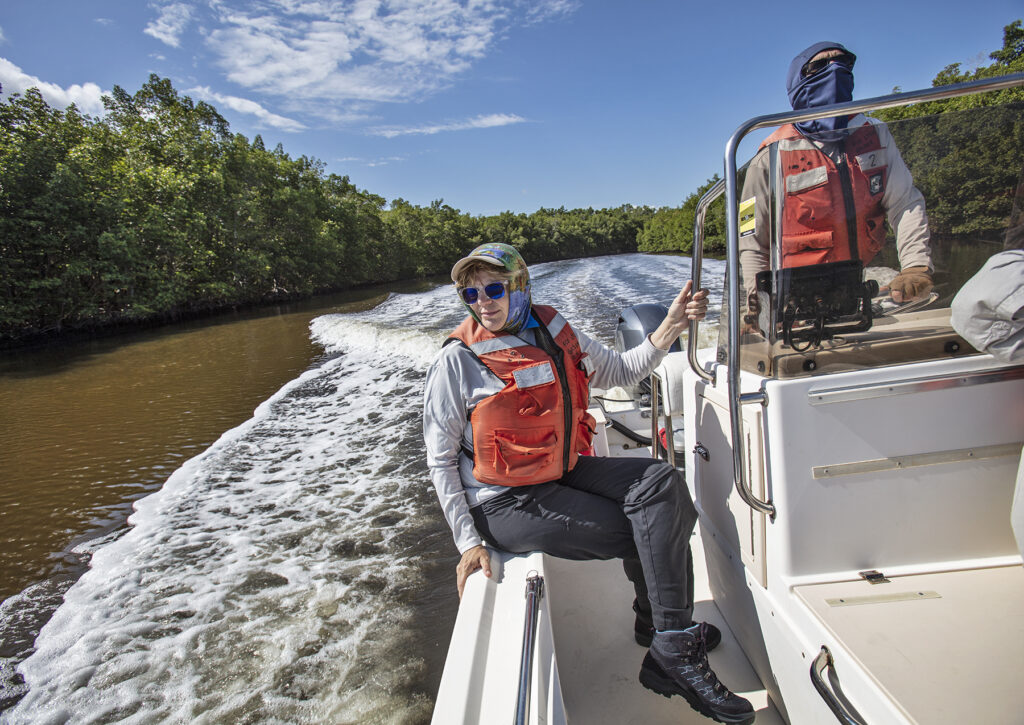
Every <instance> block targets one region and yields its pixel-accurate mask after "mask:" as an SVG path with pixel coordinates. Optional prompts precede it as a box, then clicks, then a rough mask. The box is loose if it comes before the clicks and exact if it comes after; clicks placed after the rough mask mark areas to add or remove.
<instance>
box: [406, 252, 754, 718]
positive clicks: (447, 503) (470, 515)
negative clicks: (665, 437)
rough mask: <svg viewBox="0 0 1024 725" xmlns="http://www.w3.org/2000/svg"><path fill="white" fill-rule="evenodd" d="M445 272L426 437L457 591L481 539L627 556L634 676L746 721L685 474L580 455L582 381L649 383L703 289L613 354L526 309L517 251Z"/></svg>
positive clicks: (589, 434)
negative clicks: (730, 675) (454, 316)
mask: <svg viewBox="0 0 1024 725" xmlns="http://www.w3.org/2000/svg"><path fill="white" fill-rule="evenodd" d="M452 280H453V281H454V282H455V285H456V289H457V292H458V295H459V299H460V300H462V303H463V304H464V305H465V306H466V309H467V310H468V311H469V316H468V317H467V318H466V319H465V320H464V321H463V322H462V323H461V324H460V325H459V326H458V327H457V328H456V329H455V331H454V332H453V333H452V334H451V336H450V337H449V339H448V340H447V341H446V343H445V345H444V347H443V348H442V350H441V353H440V355H439V356H438V358H437V360H436V361H435V362H434V364H433V365H432V366H431V368H430V371H429V372H428V373H427V382H426V391H425V405H424V417H423V434H424V439H425V441H426V448H427V462H428V465H429V467H430V474H431V478H432V480H433V483H434V487H435V489H436V490H437V496H438V498H439V500H440V502H441V507H442V508H443V510H444V514H445V518H446V519H447V521H448V525H449V526H451V528H452V532H453V534H454V536H455V544H456V546H457V547H458V549H459V551H460V552H461V554H462V559H461V561H460V562H459V565H458V567H457V585H458V590H459V596H460V597H461V596H462V591H463V587H464V586H465V582H466V578H467V577H468V576H469V575H470V574H471V573H473V572H474V571H476V570H478V569H483V572H484V575H485V576H488V577H489V576H490V575H491V570H490V560H489V557H488V554H487V550H486V549H485V548H484V546H483V544H484V541H486V542H488V543H489V544H490V545H492V546H494V547H496V548H498V549H503V550H505V551H510V552H514V553H524V552H529V551H543V552H545V553H547V554H550V555H552V556H557V557H562V558H566V559H612V558H619V559H622V560H623V568H624V569H625V571H626V575H627V576H628V577H629V579H630V580H631V581H632V582H633V585H634V589H635V591H636V595H637V598H636V601H635V602H634V604H633V607H634V609H635V610H636V613H637V621H636V624H635V633H636V639H637V641H638V643H640V644H643V645H645V646H648V645H649V646H650V650H649V651H648V653H647V656H646V657H645V658H644V661H643V664H642V666H641V669H640V682H641V683H642V684H643V685H644V686H645V687H647V688H648V689H651V690H654V691H655V692H658V693H660V694H663V695H666V696H669V695H673V694H679V695H682V696H683V697H685V698H686V700H687V701H688V702H689V703H690V705H691V706H692V707H693V708H694V709H696V710H698V711H699V712H701V713H703V714H705V715H707V716H709V717H712V718H714V719H715V720H718V721H719V722H725V723H746V722H751V721H753V719H754V713H753V708H752V707H751V705H750V703H749V702H747V700H745V699H743V698H742V697H739V696H737V695H735V694H733V693H732V692H730V691H729V690H728V689H727V688H726V687H725V686H724V685H723V684H722V683H721V682H720V681H719V680H718V678H717V676H716V675H715V673H714V672H713V671H712V670H711V668H710V667H709V666H708V661H707V650H708V649H711V648H713V647H714V646H715V645H717V644H718V642H719V641H720V639H721V634H720V632H718V630H717V629H715V628H714V627H713V626H712V625H710V624H707V623H695V622H693V620H692V613H693V582H692V559H691V554H690V549H689V540H690V534H691V532H692V531H693V527H694V525H695V523H696V520H697V512H696V509H695V508H694V505H693V502H692V501H691V500H690V495H689V491H688V490H687V487H686V482H685V481H684V479H683V476H682V475H681V474H680V472H679V471H677V470H676V469H675V468H673V467H672V466H670V465H668V464H667V463H665V462H662V461H656V460H653V459H647V458H602V457H595V456H588V455H580V453H581V452H582V451H585V450H587V449H588V448H589V446H590V443H591V440H592V438H593V434H594V420H593V418H592V417H591V416H590V415H589V414H588V413H587V404H588V399H589V387H590V384H591V383H593V384H594V385H597V386H599V387H601V388H610V387H614V386H619V385H621V386H626V385H633V384H635V383H636V382H637V381H639V380H640V379H641V378H643V377H645V376H647V375H648V374H649V373H650V371H651V370H652V369H654V367H655V366H656V365H657V364H658V363H659V362H660V361H661V360H662V358H663V357H664V355H665V353H666V351H667V350H668V348H669V347H670V346H671V345H672V343H673V342H675V340H676V339H677V338H678V337H679V335H680V334H681V333H682V331H683V329H685V327H686V326H687V324H688V322H689V320H698V319H701V318H703V317H704V314H705V312H706V310H707V291H706V290H701V291H699V292H697V293H696V294H691V291H692V283H691V282H687V283H686V286H685V287H684V288H683V289H682V291H681V292H680V293H679V295H678V296H677V297H676V298H675V300H674V301H673V302H672V305H671V307H670V308H669V310H668V314H667V316H666V317H665V320H664V321H663V322H662V323H661V325H660V326H659V327H658V329H657V330H655V331H654V332H653V333H651V334H650V335H649V336H648V337H647V338H646V339H645V340H644V341H643V342H642V343H641V344H640V345H638V346H637V347H636V348H634V349H632V350H629V351H628V352H626V353H623V354H619V353H617V352H615V351H613V350H610V349H608V348H607V347H605V346H604V345H601V344H600V343H598V342H595V341H594V340H591V339H590V338H589V337H587V336H586V335H584V334H583V333H581V332H578V331H576V330H573V328H572V327H571V326H570V325H569V324H568V323H567V322H566V321H565V320H564V319H563V318H562V317H561V315H559V314H558V312H557V311H556V310H555V309H553V308H551V307H547V306H543V305H533V304H532V300H531V294H530V273H529V270H528V269H527V267H526V263H525V262H524V261H523V258H522V257H521V256H520V255H519V253H518V252H517V251H516V250H515V248H513V247H511V246H508V245H505V244H486V245H483V246H480V247H477V248H476V249H474V250H473V252H472V253H470V254H469V256H467V257H465V258H463V259H461V260H459V261H458V262H457V263H456V264H455V266H454V267H453V268H452ZM449 343H450V344H449Z"/></svg>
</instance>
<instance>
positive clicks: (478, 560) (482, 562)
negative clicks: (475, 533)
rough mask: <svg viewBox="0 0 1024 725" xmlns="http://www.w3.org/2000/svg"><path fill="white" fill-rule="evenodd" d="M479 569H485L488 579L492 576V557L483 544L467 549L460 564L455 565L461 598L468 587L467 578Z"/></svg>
mask: <svg viewBox="0 0 1024 725" xmlns="http://www.w3.org/2000/svg"><path fill="white" fill-rule="evenodd" d="M477 569H483V570H484V576H485V577H487V578H488V579H490V578H491V557H490V555H489V554H488V553H487V549H486V548H484V547H483V546H474V547H473V548H472V549H466V551H465V553H464V554H463V555H462V560H461V561H460V562H459V565H458V566H457V567H455V574H456V584H457V586H458V587H459V599H462V591H463V590H464V589H465V588H466V579H468V578H469V575H470V574H472V573H473V572H475V571H476V570H477Z"/></svg>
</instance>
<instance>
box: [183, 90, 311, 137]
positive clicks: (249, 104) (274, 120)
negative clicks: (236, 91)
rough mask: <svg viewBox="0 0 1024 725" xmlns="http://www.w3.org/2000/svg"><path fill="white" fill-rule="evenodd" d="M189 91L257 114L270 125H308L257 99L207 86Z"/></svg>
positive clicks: (288, 127) (289, 128)
mask: <svg viewBox="0 0 1024 725" xmlns="http://www.w3.org/2000/svg"><path fill="white" fill-rule="evenodd" d="M189 93H191V94H193V95H196V96H199V97H200V98H202V99H203V100H204V101H212V102H213V103H217V104H220V105H222V106H227V107H228V108H230V109H231V110H233V111H237V112H239V113H248V114H250V115H253V116H256V118H258V119H259V120H260V121H262V122H263V123H265V124H266V125H268V126H273V127H274V128H279V129H281V130H282V131H291V132H297V131H304V130H305V129H306V127H305V126H304V125H303V124H302V123H300V122H299V121H296V120H295V119H292V118H286V117H284V116H279V115H277V114H276V113H271V112H270V111H268V110H267V109H266V108H264V107H263V106H261V105H260V104H258V103H256V101H250V100H248V99H246V98H239V97H238V96H225V95H222V94H220V93H215V92H213V91H211V90H210V89H209V88H207V87H202V88H193V89H191V90H190V91H189Z"/></svg>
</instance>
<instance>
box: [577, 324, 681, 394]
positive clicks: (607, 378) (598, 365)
mask: <svg viewBox="0 0 1024 725" xmlns="http://www.w3.org/2000/svg"><path fill="white" fill-rule="evenodd" d="M574 331H575V330H574ZM575 332H576V337H577V338H578V339H579V341H580V348H581V349H582V350H583V352H585V353H587V356H588V358H589V359H590V362H591V364H592V365H593V368H594V376H593V377H592V378H591V379H590V383H591V385H593V386H595V387H598V388H604V389H607V388H614V387H616V386H623V387H627V386H630V385H635V384H636V383H637V382H639V381H640V380H642V379H643V378H644V377H646V376H647V375H650V373H651V371H652V370H654V368H655V367H657V366H658V363H660V362H661V361H662V360H663V359H664V357H665V354H666V352H665V350H659V349H658V348H656V347H655V346H654V344H653V343H652V342H651V340H650V336H646V337H644V339H643V342H641V343H640V344H639V345H637V346H636V347H634V348H633V349H632V350H627V351H626V352H624V353H619V352H616V351H615V350H612V349H611V348H608V347H605V346H604V345H602V344H601V343H599V342H597V341H596V340H592V339H591V338H590V337H588V336H587V335H585V334H583V333H582V332H579V331H575Z"/></svg>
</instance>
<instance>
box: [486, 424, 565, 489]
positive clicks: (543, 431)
mask: <svg viewBox="0 0 1024 725" xmlns="http://www.w3.org/2000/svg"><path fill="white" fill-rule="evenodd" d="M558 450H559V446H558V438H557V436H556V435H555V429H554V428H553V427H543V428H496V429H495V430H494V468H495V469H496V470H497V472H498V473H499V474H501V475H502V476H508V478H509V483H510V484H511V485H515V482H516V480H517V479H528V478H533V477H535V476H536V475H537V474H538V473H539V472H540V471H541V470H542V469H543V468H545V467H546V466H550V465H551V464H552V463H554V462H555V453H556V452H557V451H558ZM554 477H555V478H557V474H556V475H555V476H554Z"/></svg>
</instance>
